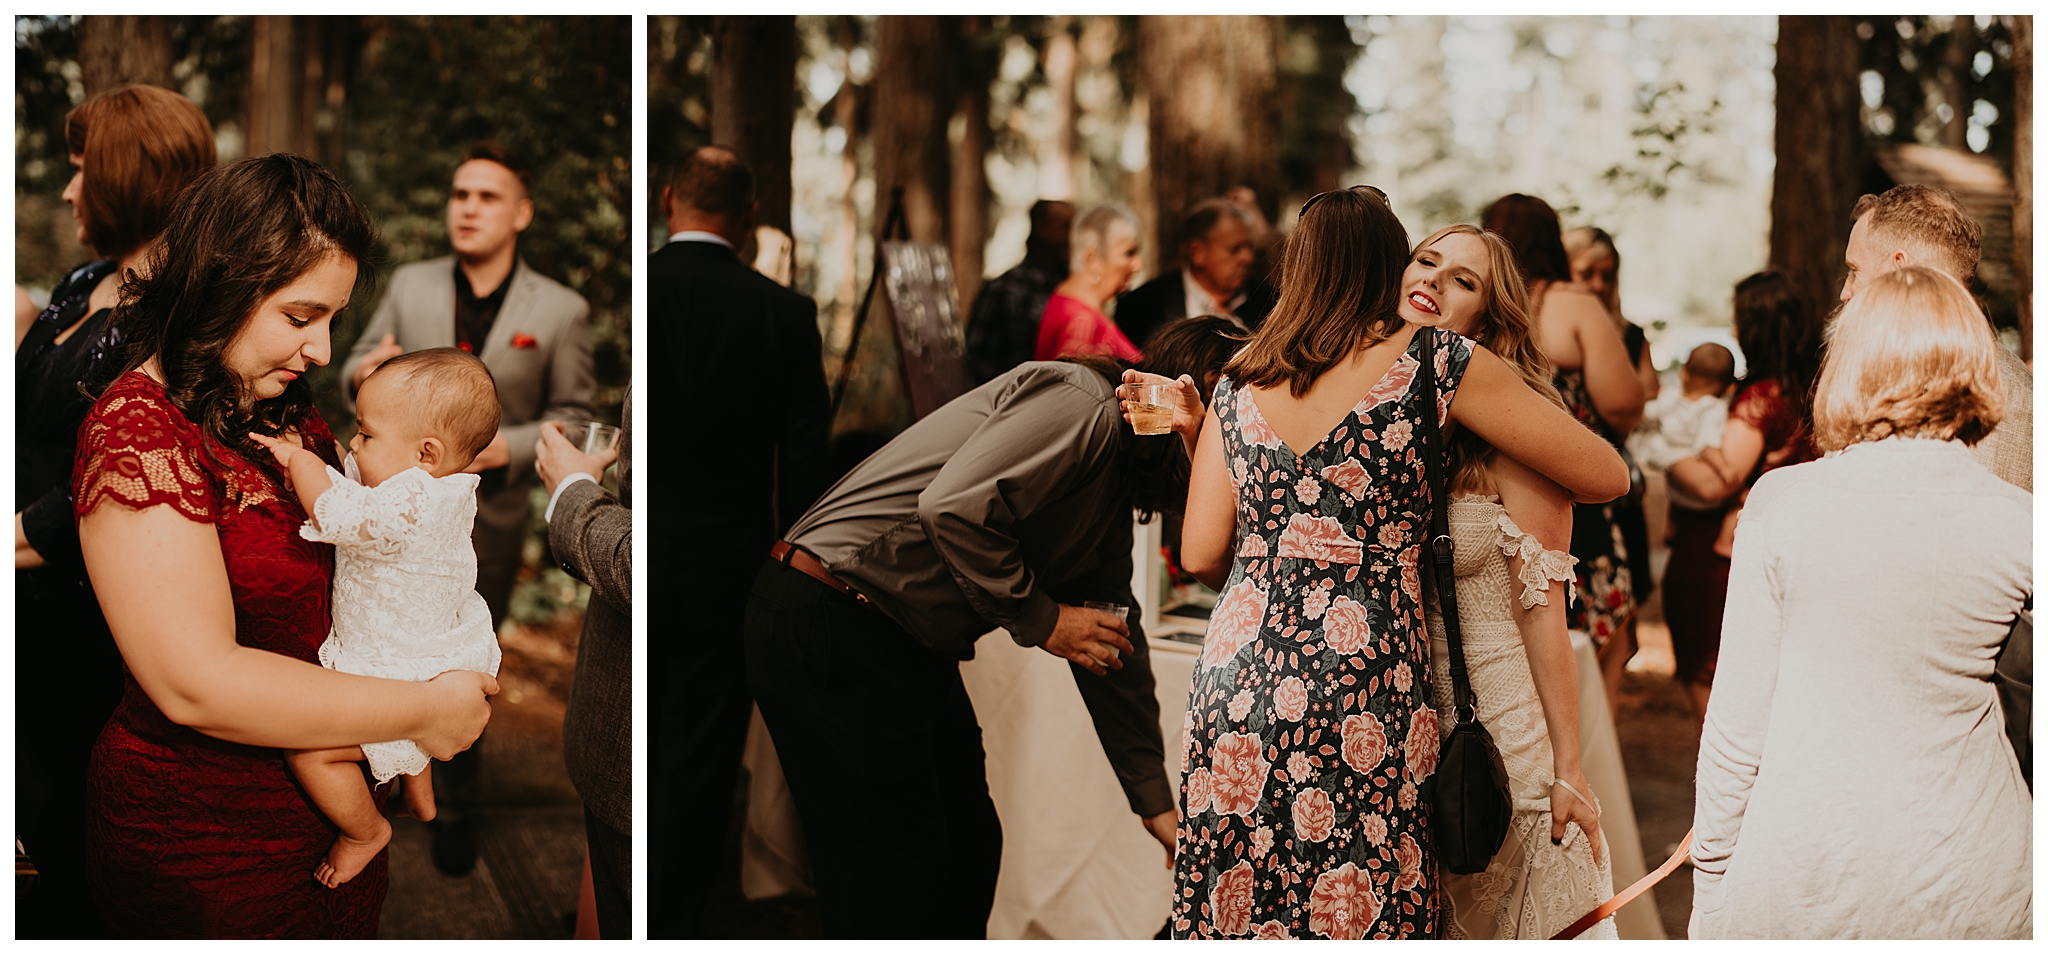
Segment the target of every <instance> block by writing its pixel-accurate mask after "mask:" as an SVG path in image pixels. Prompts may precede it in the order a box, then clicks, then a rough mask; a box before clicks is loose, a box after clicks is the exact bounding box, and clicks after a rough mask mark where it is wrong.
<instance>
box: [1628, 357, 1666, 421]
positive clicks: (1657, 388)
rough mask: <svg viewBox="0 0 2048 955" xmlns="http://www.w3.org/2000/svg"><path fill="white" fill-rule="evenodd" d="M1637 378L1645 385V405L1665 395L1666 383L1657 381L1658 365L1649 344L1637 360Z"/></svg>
mask: <svg viewBox="0 0 2048 955" xmlns="http://www.w3.org/2000/svg"><path fill="white" fill-rule="evenodd" d="M1624 344H1625V342H1624ZM1636 378H1637V379H1639V380H1640V381H1642V383H1643V403H1644V404H1649V403H1650V402H1652V401H1656V400H1657V396H1658V395H1660V394H1663V393H1664V383H1663V382H1662V381H1659V380H1658V379H1657V365H1656V363H1655V362H1653V361H1651V359H1650V346H1649V345H1648V344H1647V343H1646V344H1644V345H1643V355H1642V357H1641V358H1638V359H1636ZM1637 422H1638V423H1640V422H1641V419H1640V418H1639V419H1637ZM1631 430H1633V429H1631Z"/></svg>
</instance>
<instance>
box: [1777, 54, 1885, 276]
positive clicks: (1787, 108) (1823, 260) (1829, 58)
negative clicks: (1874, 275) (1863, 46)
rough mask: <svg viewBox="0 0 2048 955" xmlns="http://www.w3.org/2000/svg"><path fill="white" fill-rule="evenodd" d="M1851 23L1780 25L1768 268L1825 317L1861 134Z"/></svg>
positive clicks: (1838, 271) (1838, 270) (1844, 236)
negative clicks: (1794, 286) (1780, 272)
mask: <svg viewBox="0 0 2048 955" xmlns="http://www.w3.org/2000/svg"><path fill="white" fill-rule="evenodd" d="M1858 53H1859V48H1858V44H1857V40H1856V23H1855V20H1854V19H1853V18H1851V17H1846V16H1824V17H1790V16H1785V17H1779V18H1778V62H1777V66H1776V67H1775V68H1774V69H1773V75H1774V76H1775V77H1776V79H1777V87H1778V93H1777V97H1778V117H1777V152H1778V165H1777V170H1776V172H1775V173H1774V174H1773V177H1772V182H1771V263H1772V264H1773V265H1775V266H1776V267H1778V268H1780V269H1783V270H1785V271H1786V272H1787V273H1789V274H1790V275H1791V276H1792V279H1793V281H1795V282H1797V283H1798V284H1799V286H1800V287H1801V289H1803V290H1804V291H1805V292H1806V294H1807V295H1808V296H1809V298H1810V300H1811V304H1812V305H1813V306H1814V307H1815V308H1818V309H1820V310H1821V311H1823V312H1825V311H1827V310H1829V309H1831V308H1833V307H1834V304H1835V301H1836V298H1837V296H1838V295H1839V294H1840V293H1841V288H1842V275H1843V271H1844V268H1845V267H1844V265H1843V260H1842V253H1843V249H1844V248H1845V247H1846V246H1847V244H1848V241H1849V227H1850V226H1852V225H1854V224H1855V223H1854V222H1853V221H1851V219H1850V218H1849V211H1850V209H1852V208H1853V207H1854V206H1855V204H1856V187H1857V179H1858V177H1857V172H1858V169H1859V165H1858V163H1859V160H1860V159H1861V158H1862V140H1863V130H1862V128H1861V125H1860V122H1861V119H1860V114H1859V113H1858V108H1859V106H1860V104H1861V100H1860V99H1859V98H1858V93H1857V89H1856V73H1857V64H1858Z"/></svg>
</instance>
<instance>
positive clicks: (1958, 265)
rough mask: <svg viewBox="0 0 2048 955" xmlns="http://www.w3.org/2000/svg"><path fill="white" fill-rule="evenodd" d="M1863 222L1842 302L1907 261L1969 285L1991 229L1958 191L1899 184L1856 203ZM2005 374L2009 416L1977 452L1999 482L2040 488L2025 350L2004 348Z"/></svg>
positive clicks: (1852, 237) (1855, 230) (1850, 252)
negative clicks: (1972, 213) (2020, 353)
mask: <svg viewBox="0 0 2048 955" xmlns="http://www.w3.org/2000/svg"><path fill="white" fill-rule="evenodd" d="M1852 215H1854V217H1855V220H1856V224H1855V226H1854V227H1852V228H1851V229H1850V230H1849V245H1848V248H1847V249H1845V250H1844V253H1843V257H1844V258H1846V259H1847V260H1848V266H1849V274H1848V275H1847V277H1845V278H1844V279H1843V280H1842V301H1843V302H1844V303H1847V302H1848V301H1849V300H1850V299H1852V298H1855V297H1856V289H1857V288H1858V287H1859V286H1860V285H1861V283H1863V282H1867V281H1869V280H1871V279H1874V278H1876V277H1878V276H1880V275H1883V274H1885V273H1886V272H1891V271H1894V270H1896V269H1902V268H1905V267H1906V266H1908V265H1919V266H1925V267H1927V268H1930V269H1940V270H1941V271H1943V272H1947V273H1948V274H1950V275H1953V276H1955V277H1956V279H1957V281H1960V282H1962V283H1963V284H1964V285H1969V284H1970V280H1971V279H1973V278H1976V277H1977V262H1978V260H1979V259H1981V258H1982V257H1983V255H1984V250H1983V240H1984V227H1983V226H1981V225H1978V224H1977V220H1976V219H1974V218H1972V217H1971V216H1970V213H1969V212H1968V211H1966V210H1965V209H1964V208H1963V203H1962V200H1960V199H1957V198H1956V197H1955V194H1954V193H1951V192H1949V191H1948V190H1946V189H1941V188H1937V187H1934V186H1921V185H1907V186H1893V187H1892V188H1890V189H1887V190H1885V192H1884V194H1883V195H1881V196H1864V197H1863V198H1861V199H1858V200H1856V208H1855V209H1854V210H1853V212H1852ZM1998 377H1999V379H2000V380H2001V381H2002V382H2003V384H2004V386H2005V420H2004V421H2001V422H1999V423H1998V427H1996V428H1993V429H1992V431H1991V434H1990V435H1989V436H1987V437H1986V438H1985V439H1984V440H1982V441H1979V442H1977V446H1976V447H1975V448H1972V449H1971V451H1972V452H1973V453H1975V454H1976V456H1977V463H1979V464H1982V465H1984V469H1985V470H1987V471H1990V472H1991V473H1992V474H1993V475H1995V476H1996V477H1997V478H1998V479H1999V480H2001V481H2004V482H2005V483H2007V484H2011V485H2013V486H2015V487H2017V488H2019V489H2020V490H2023V491H2026V492H2027V493H2029V494H2032V493H2033V492H2034V373H2033V371H2032V370H2030V369H2028V368H2027V363H2026V362H2023V361H2021V360H2020V357H2019V356H2018V355H2015V354H2013V353H2012V352H2010V351H2007V350H2006V349H2005V348H2004V347H2002V346H2001V347H2000V348H1999V349H1998Z"/></svg>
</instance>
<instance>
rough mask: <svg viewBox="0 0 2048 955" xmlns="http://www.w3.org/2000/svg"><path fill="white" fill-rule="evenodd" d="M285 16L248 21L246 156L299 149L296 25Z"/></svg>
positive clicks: (298, 64)
mask: <svg viewBox="0 0 2048 955" xmlns="http://www.w3.org/2000/svg"><path fill="white" fill-rule="evenodd" d="M293 19H294V18H292V17H288V16H259V17H252V18H250V22H249V95H248V97H247V99H246V101H245V102H244V103H243V108H244V109H245V110H246V111H247V112H248V124H247V128H248V131H249V132H248V145H247V147H246V150H247V151H246V155H250V156H266V155H269V154H271V153H275V152H291V151H293V150H294V149H296V148H297V147H298V146H299V135H298V130H299V122H298V120H299V109H300V107H301V105H302V104H301V103H300V102H299V95H298V87H299V85H300V82H301V80H302V77H301V75H300V73H301V70H302V69H303V67H302V66H301V65H300V63H299V62H298V58H299V55H300V51H299V44H298V43H297V42H295V41H296V40H297V30H296V29H295V26H296V24H294V23H293Z"/></svg>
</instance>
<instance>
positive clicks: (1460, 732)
mask: <svg viewBox="0 0 2048 955" xmlns="http://www.w3.org/2000/svg"><path fill="white" fill-rule="evenodd" d="M1433 332H1434V330H1433V329H1428V328H1424V329H1418V330H1417V331H1416V333H1415V334H1417V335H1422V336H1425V337H1424V338H1423V340H1422V369H1421V373H1420V380H1421V387H1420V388H1419V389H1418V392H1417V397H1418V403H1419V404H1420V406H1421V409H1422V461H1423V465H1422V469H1423V475H1424V478H1425V480H1426V481H1427V482H1428V483H1429V488H1430V501H1431V503H1430V508H1429V538H1430V540H1429V551H1430V555H1431V557H1432V559H1433V560H1434V562H1435V565H1434V577H1435V583H1436V599H1437V606H1438V607H1439V608H1440V609H1441V610H1442V612H1443V619H1444V637H1445V638H1446V639H1447V640H1448V642H1449V643H1450V645H1451V694H1452V702H1453V703H1454V704H1456V707H1457V723H1456V724H1455V725H1453V726H1452V727H1451V735H1450V736H1448V737H1446V738H1445V739H1444V742H1443V748H1442V750H1441V751H1440V753H1439V756H1438V758H1437V766H1436V774H1435V775H1433V776H1431V777H1430V778H1429V779H1428V780H1427V782H1426V787H1427V789H1428V792H1427V794H1426V795H1427V796H1428V800H1429V828H1430V833H1431V838H1432V840H1433V841H1434V842H1435V844H1436V854H1437V858H1438V859H1439V860H1441V861H1442V862H1443V865H1444V867H1445V868H1448V869H1450V870H1451V871H1452V872H1454V873H1457V874H1459V875H1468V874H1471V873H1474V872H1484V871H1486V867H1487V865H1489V864H1490V863H1492V862H1493V857H1494V854H1495V853H1497V852H1499V851H1500V847H1501V844H1502V843H1503V842H1506V841H1507V837H1508V824H1509V821H1510V820H1511V819H1512V818H1513V816H1514V801H1513V799H1512V798H1511V797H1510V796H1509V795H1508V769H1507V764H1506V763H1503V762H1502V761H1501V758H1500V749H1499V748H1498V747H1496V746H1494V745H1493V734H1492V733H1489V732H1487V731H1486V727H1485V725H1484V724H1481V723H1480V722H1479V717H1478V716H1477V714H1476V713H1475V712H1474V711H1473V708H1472V681H1471V679H1470V678H1469V677H1467V676H1466V674H1465V644H1464V640H1463V638H1462V636H1461V635H1460V633H1459V629H1458V585H1457V580H1458V577H1457V568H1456V566H1455V563H1454V561H1453V559H1452V548H1451V521H1450V516H1449V514H1448V511H1449V508H1450V482H1449V481H1448V480H1446V478H1445V475H1444V462H1443V458H1444V442H1443V439H1442V436H1441V435H1439V434H1438V433H1437V432H1438V428H1437V420H1436V418H1437V398H1436V354H1435V352H1436V347H1435V346H1436V341H1435V336H1434V334H1433Z"/></svg>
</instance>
